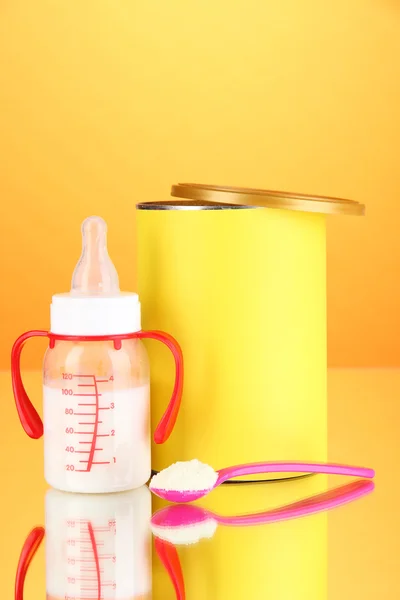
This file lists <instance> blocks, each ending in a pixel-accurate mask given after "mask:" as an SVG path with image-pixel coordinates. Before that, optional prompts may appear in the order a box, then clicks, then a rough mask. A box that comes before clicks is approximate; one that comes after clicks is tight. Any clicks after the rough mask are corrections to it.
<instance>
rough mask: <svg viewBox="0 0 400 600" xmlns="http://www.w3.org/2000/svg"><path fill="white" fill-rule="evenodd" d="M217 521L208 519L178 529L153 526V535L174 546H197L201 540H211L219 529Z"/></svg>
mask: <svg viewBox="0 0 400 600" xmlns="http://www.w3.org/2000/svg"><path fill="white" fill-rule="evenodd" d="M217 526H218V524H217V521H215V520H214V519H211V518H210V519H206V520H205V521H201V522H200V523H193V524H190V525H180V526H178V527H162V526H160V525H153V524H152V525H151V530H152V532H153V534H154V535H155V536H156V537H158V538H160V539H162V540H165V541H166V542H169V543H170V544H173V545H174V546H178V545H184V546H189V545H190V544H197V542H199V541H200V540H201V539H211V538H212V537H213V535H214V533H215V531H216V529H217Z"/></svg>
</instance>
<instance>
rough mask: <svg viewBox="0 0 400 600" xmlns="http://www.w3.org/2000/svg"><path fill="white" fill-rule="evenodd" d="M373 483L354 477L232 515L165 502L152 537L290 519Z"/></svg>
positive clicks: (176, 539)
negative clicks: (268, 506)
mask: <svg viewBox="0 0 400 600" xmlns="http://www.w3.org/2000/svg"><path fill="white" fill-rule="evenodd" d="M374 487H375V486H374V483H373V482H372V481H364V480H357V481H353V482H351V483H348V484H347V485H344V486H340V487H338V488H334V489H333V490H329V491H327V492H323V493H322V494H317V495H315V496H311V497H310V498H305V499H303V500H300V501H298V502H294V503H292V504H288V505H286V506H282V507H279V508H274V509H272V510H268V511H265V512H260V513H255V514H251V515H240V516H234V517H224V516H221V515H217V514H215V513H213V512H211V511H209V510H207V509H205V508H201V507H199V506H189V505H186V504H180V505H175V506H167V507H165V508H163V509H161V510H159V511H157V512H156V513H155V514H154V515H153V516H152V519H151V529H152V531H153V533H154V535H155V536H156V537H158V538H161V539H163V540H166V541H169V542H170V543H172V544H176V545H178V544H186V545H187V544H194V543H196V542H198V541H199V540H200V539H202V538H204V537H212V535H213V534H214V533H215V530H216V528H217V525H218V524H221V525H231V526H246V525H247V526H248V525H262V524H264V523H272V522H274V521H285V520H287V519H294V518H298V517H302V516H305V515H310V514H313V513H317V512H321V511H323V510H328V509H331V508H334V507H336V506H340V505H341V504H346V503H348V502H351V501H352V500H356V499H357V498H360V497H361V496H364V495H366V494H368V493H370V492H372V491H373V489H374ZM196 536H197V537H196Z"/></svg>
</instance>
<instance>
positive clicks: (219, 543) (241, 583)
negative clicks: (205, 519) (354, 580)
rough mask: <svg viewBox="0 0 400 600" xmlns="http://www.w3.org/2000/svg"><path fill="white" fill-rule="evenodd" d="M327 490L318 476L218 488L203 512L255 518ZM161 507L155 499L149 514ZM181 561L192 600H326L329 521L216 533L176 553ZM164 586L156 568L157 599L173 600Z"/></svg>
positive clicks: (315, 518) (322, 516)
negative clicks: (240, 599)
mask: <svg viewBox="0 0 400 600" xmlns="http://www.w3.org/2000/svg"><path fill="white" fill-rule="evenodd" d="M326 490H327V486H326V478H325V477H319V476H317V477H309V478H304V479H296V480H291V481H286V482H284V483H281V484H274V483H269V484H262V485H241V486H234V487H233V486H231V485H225V486H224V485H223V486H220V487H219V488H217V489H216V490H214V491H213V493H212V494H210V495H209V496H208V497H207V498H204V500H203V501H202V502H201V506H202V507H205V508H207V509H208V511H212V512H214V513H217V514H221V515H224V516H225V515H226V516H228V515H239V514H246V513H257V512H260V511H266V510H269V509H273V508H275V507H279V506H283V505H287V504H290V503H292V502H296V501H299V500H302V499H304V498H307V497H310V496H313V495H314V494H319V493H322V492H325V491H326ZM164 506H165V502H164V501H162V500H160V499H158V498H154V501H153V509H156V510H157V509H159V508H161V507H164ZM198 506H199V505H196V507H198ZM179 558H180V563H181V565H182V572H183V577H184V582H185V588H186V594H187V597H188V598H190V600H204V599H205V598H207V600H231V598H236V597H237V598H251V599H254V600H259V599H261V598H263V599H264V598H265V599H268V600H269V599H271V600H272V599H273V600H289V599H290V600H326V597H327V513H326V512H322V513H319V514H313V515H310V516H307V517H304V518H300V519H291V520H289V521H282V522H275V523H270V524H267V525H258V526H251V527H245V526H242V527H224V526H222V525H221V526H220V527H218V529H217V530H216V532H215V534H214V536H213V537H212V539H211V540H206V539H203V540H202V541H201V543H199V544H195V545H193V544H192V545H188V546H179ZM168 579H169V576H168V575H167V573H166V571H165V568H164V566H163V565H162V564H161V563H160V562H159V561H157V562H156V561H155V562H154V567H153V589H154V595H155V597H158V595H159V596H160V597H161V598H163V600H174V599H175V591H174V589H173V587H172V586H171V583H170V582H169V581H168Z"/></svg>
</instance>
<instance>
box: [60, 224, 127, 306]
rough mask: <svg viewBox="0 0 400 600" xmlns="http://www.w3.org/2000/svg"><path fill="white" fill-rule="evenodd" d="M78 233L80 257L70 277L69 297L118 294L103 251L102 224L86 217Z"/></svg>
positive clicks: (104, 230) (104, 233)
mask: <svg viewBox="0 0 400 600" xmlns="http://www.w3.org/2000/svg"><path fill="white" fill-rule="evenodd" d="M81 231H82V254H81V257H80V259H79V261H78V264H77V265H76V267H75V271H74V274H73V276H72V285H71V294H73V295H83V296H101V295H116V294H119V281H118V274H117V271H116V269H115V267H114V265H113V263H112V261H111V259H110V257H109V255H108V251H107V224H106V222H105V221H104V219H102V218H101V217H96V216H92V217H88V218H87V219H85V220H84V221H83V223H82V227H81Z"/></svg>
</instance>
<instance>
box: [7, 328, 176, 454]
mask: <svg viewBox="0 0 400 600" xmlns="http://www.w3.org/2000/svg"><path fill="white" fill-rule="evenodd" d="M31 337H48V338H49V340H50V341H49V346H50V348H54V345H55V343H56V341H58V340H63V341H77V342H103V341H112V342H114V348H115V349H116V350H120V349H121V346H122V341H123V340H129V339H144V338H149V339H153V340H157V341H159V342H162V343H163V344H165V345H166V346H167V348H169V349H170V350H171V352H172V354H173V357H174V361H175V383H174V389H173V392H172V396H171V399H170V401H169V403H168V406H167V408H166V411H165V413H164V414H163V416H162V417H161V420H160V422H159V423H158V425H157V427H156V430H155V432H154V441H155V443H156V444H163V443H164V442H166V441H167V439H168V438H169V436H170V435H171V433H172V430H173V428H174V426H175V423H176V419H177V417H178V413H179V408H180V405H181V400H182V391H183V354H182V349H181V347H180V345H179V344H178V342H177V341H176V340H175V338H173V337H172V335H169V334H168V333H164V332H163V331H136V332H133V333H125V334H121V335H96V336H85V335H59V334H57V333H52V332H48V331H42V330H33V331H27V332H26V333H23V334H22V335H21V336H20V337H19V338H18V339H17V340H16V341H15V342H14V345H13V348H12V351H11V378H12V386H13V392H14V398H15V404H16V407H17V412H18V416H19V418H20V421H21V424H22V427H23V428H24V430H25V432H26V433H27V434H28V435H29V437H31V438H33V439H38V438H40V437H42V435H43V422H42V420H41V418H40V417H39V415H38V413H37V411H36V409H35V407H34V406H33V404H32V402H31V401H30V399H29V397H28V394H27V393H26V390H25V388H24V384H23V382H22V377H21V352H22V348H23V347H24V344H25V342H26V341H27V340H28V339H29V338H31Z"/></svg>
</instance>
